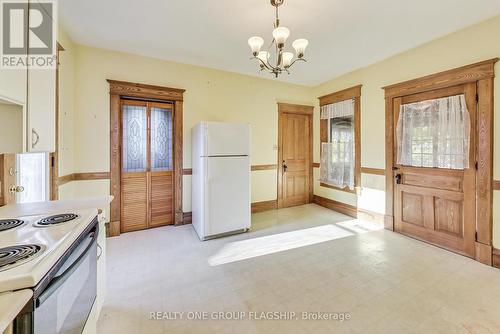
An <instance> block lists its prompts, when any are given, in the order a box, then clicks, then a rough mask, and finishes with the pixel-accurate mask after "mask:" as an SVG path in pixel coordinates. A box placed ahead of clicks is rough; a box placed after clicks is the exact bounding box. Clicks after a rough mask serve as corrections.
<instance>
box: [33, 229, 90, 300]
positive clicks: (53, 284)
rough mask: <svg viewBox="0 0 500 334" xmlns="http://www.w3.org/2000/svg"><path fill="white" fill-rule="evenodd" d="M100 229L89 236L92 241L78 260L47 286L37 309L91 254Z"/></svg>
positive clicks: (39, 298)
mask: <svg viewBox="0 0 500 334" xmlns="http://www.w3.org/2000/svg"><path fill="white" fill-rule="evenodd" d="M98 231H99V230H98V227H96V229H95V230H92V232H90V233H89V234H88V235H92V239H91V241H90V243H89V244H88V245H87V247H85V250H84V251H83V252H82V253H81V254H80V256H78V258H77V259H76V260H75V261H74V262H73V263H72V264H71V265H70V266H69V267H68V268H67V269H66V270H65V271H64V272H63V273H62V274H60V275H58V276H55V277H54V278H53V279H52V281H51V282H50V284H49V285H48V286H47V288H46V289H45V291H44V292H43V293H42V294H41V295H40V296H39V297H38V298H37V300H36V307H39V306H40V305H41V304H43V302H44V301H45V300H47V298H49V297H50V296H51V295H52V293H54V291H56V290H57V289H58V288H59V287H60V286H61V285H62V284H63V283H64V282H65V281H66V280H67V279H68V278H69V276H71V274H72V273H73V272H74V271H75V270H76V268H77V267H78V265H79V264H80V263H81V262H82V261H83V259H84V258H85V256H87V254H88V253H89V251H90V250H91V249H92V246H93V245H94V244H95V243H96V242H97V234H98Z"/></svg>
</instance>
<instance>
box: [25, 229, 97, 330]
mask: <svg viewBox="0 0 500 334" xmlns="http://www.w3.org/2000/svg"><path fill="white" fill-rule="evenodd" d="M98 232H99V231H98V226H96V227H95V228H94V229H92V230H91V231H90V232H89V233H88V234H87V235H86V236H85V237H84V238H83V240H82V241H81V242H80V243H79V244H78V246H77V247H76V248H75V249H74V250H73V251H72V252H71V254H70V255H69V257H68V258H67V259H66V261H65V262H64V264H63V265H62V266H61V267H60V268H59V270H58V271H57V273H56V274H55V276H54V277H53V278H52V280H51V281H50V283H49V285H48V286H47V288H46V289H44V291H43V292H42V293H41V294H40V296H38V298H37V299H36V300H35V305H34V306H35V310H34V314H33V330H34V333H35V334H63V333H64V334H73V333H74V334H77V333H78V334H79V333H81V332H82V331H83V328H84V326H85V322H86V321H87V317H88V316H89V313H90V311H91V309H92V306H93V304H94V300H95V298H96V294H97V234H98Z"/></svg>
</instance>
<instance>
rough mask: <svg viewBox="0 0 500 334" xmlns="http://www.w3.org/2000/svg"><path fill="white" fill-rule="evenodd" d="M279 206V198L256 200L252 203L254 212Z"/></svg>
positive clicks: (274, 208)
mask: <svg viewBox="0 0 500 334" xmlns="http://www.w3.org/2000/svg"><path fill="white" fill-rule="evenodd" d="M277 208H278V200H277V199H273V200H271V201H263V202H255V203H252V213H258V212H264V211H269V210H276V209H277Z"/></svg>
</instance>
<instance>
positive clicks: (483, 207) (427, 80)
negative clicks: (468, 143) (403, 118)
mask: <svg viewBox="0 0 500 334" xmlns="http://www.w3.org/2000/svg"><path fill="white" fill-rule="evenodd" d="M498 60H499V58H494V59H489V60H486V61H483V62H479V63H475V64H471V65H466V66H462V67H459V68H455V69H452V70H448V71H444V72H440V73H436V74H431V75H428V76H425V77H421V78H418V79H414V80H410V81H405V82H402V83H399V84H395V85H390V86H386V87H384V90H385V105H386V106H385V124H386V126H385V131H386V133H385V143H386V147H385V159H386V167H385V176H386V178H385V179H386V197H385V198H386V210H385V212H386V219H385V221H386V228H387V229H390V230H394V207H393V201H394V189H393V182H394V181H393V174H394V172H393V170H392V167H393V163H394V137H393V134H394V124H393V123H394V120H393V113H394V111H393V108H394V101H395V99H400V98H401V97H403V96H407V95H413V94H417V93H424V92H429V91H433V90H437V89H443V88H449V87H453V86H459V85H463V84H466V83H475V84H476V87H477V97H478V98H479V102H478V107H477V129H475V131H477V166H478V168H477V171H476V208H477V209H476V212H477V214H476V226H477V227H476V247H475V259H476V260H477V261H480V262H483V263H484V262H486V263H487V261H488V260H487V258H488V255H485V254H488V251H487V249H488V248H490V247H491V245H492V227H493V218H492V206H493V185H494V182H493V94H494V89H493V78H494V75H495V68H494V66H495V63H496V62H497V61H498Z"/></svg>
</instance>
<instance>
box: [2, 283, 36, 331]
mask: <svg viewBox="0 0 500 334" xmlns="http://www.w3.org/2000/svg"><path fill="white" fill-rule="evenodd" d="M32 296H33V291H31V290H30V289H24V290H18V291H14V292H4V293H0V333H3V331H4V330H5V329H6V328H7V327H8V326H9V324H10V323H11V322H12V320H14V319H15V317H16V316H17V315H18V314H19V312H21V310H22V309H23V307H24V305H26V303H27V302H28V301H29V300H30V298H31V297H32Z"/></svg>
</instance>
